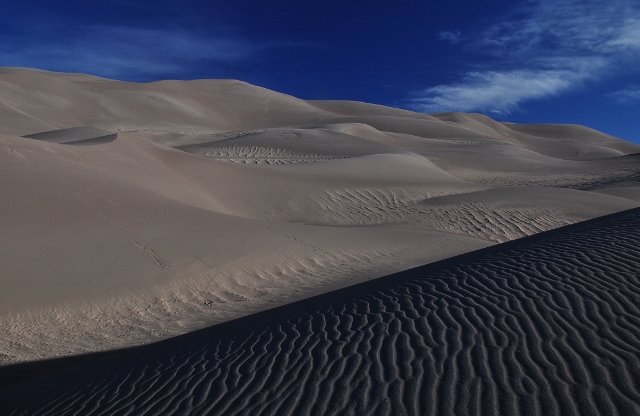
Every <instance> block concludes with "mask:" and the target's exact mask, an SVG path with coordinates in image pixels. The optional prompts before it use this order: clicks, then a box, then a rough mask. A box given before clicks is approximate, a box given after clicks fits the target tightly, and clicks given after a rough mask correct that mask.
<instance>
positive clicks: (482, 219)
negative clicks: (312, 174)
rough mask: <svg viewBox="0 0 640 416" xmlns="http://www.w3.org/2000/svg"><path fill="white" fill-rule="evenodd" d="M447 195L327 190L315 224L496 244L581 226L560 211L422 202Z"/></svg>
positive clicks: (393, 190) (320, 201)
mask: <svg viewBox="0 0 640 416" xmlns="http://www.w3.org/2000/svg"><path fill="white" fill-rule="evenodd" d="M446 194H447V193H445V192H441V193H438V192H420V191H413V192H410V191H406V190H402V189H377V188H357V189H344V190H336V191H329V192H326V193H325V194H324V195H321V196H320V197H319V198H317V200H316V203H317V204H318V206H319V207H320V209H321V211H320V213H319V214H318V215H317V221H318V222H319V223H320V224H323V225H341V226H345V225H370V224H383V223H388V222H407V223H410V224H417V225H420V226H425V227H427V228H433V229H435V230H438V231H444V232H447V233H452V234H461V235H466V236H470V237H475V238H480V239H483V240H487V241H493V242H496V243H504V242H506V241H509V240H513V239H516V238H521V237H525V236H529V235H533V234H536V233H539V232H542V231H549V230H551V229H554V228H557V227H561V226H564V225H569V224H572V223H574V222H577V220H576V219H575V218H572V215H571V214H570V213H568V212H563V211H562V210H559V209H544V208H539V207H530V208H525V207H519V208H507V207H498V206H495V204H491V203H487V202H483V201H475V202H466V203H455V204H447V205H436V206H430V205H427V204H425V203H423V202H424V201H426V200H427V199H429V198H434V197H438V196H442V195H446ZM584 219H586V218H584Z"/></svg>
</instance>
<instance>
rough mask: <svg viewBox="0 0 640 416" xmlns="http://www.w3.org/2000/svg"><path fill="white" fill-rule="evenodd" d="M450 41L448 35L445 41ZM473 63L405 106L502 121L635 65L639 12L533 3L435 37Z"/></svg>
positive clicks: (620, 4) (550, 0) (592, 4)
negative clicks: (471, 29)
mask: <svg viewBox="0 0 640 416" xmlns="http://www.w3.org/2000/svg"><path fill="white" fill-rule="evenodd" d="M453 34H455V35H456V36H453ZM439 37H440V39H441V40H443V41H448V42H450V43H452V44H453V45H457V44H460V45H461V48H462V50H463V51H466V52H467V53H468V54H469V56H470V57H472V58H473V59H474V62H475V63H476V64H479V65H481V66H482V67H484V68H487V69H485V70H482V71H478V70H475V71H469V72H467V73H464V74H462V75H461V76H460V77H459V79H458V81H455V82H453V83H451V84H443V85H437V86H434V87H430V88H427V89H425V90H423V91H419V92H417V93H416V94H415V98H414V99H411V100H409V101H408V107H410V108H412V109H414V110H418V111H425V112H441V111H483V112H493V113H504V114H508V113H510V112H512V111H514V110H517V109H518V108H519V107H520V106H521V104H523V103H525V102H527V101H529V100H539V99H544V98H548V97H553V96H557V95H559V94H562V93H566V92H569V91H572V90H575V89H578V88H581V87H582V86H583V85H584V84H585V81H597V80H599V79H602V78H605V77H607V76H608V74H609V73H612V72H617V71H620V70H622V71H625V70H628V71H634V70H635V67H636V64H637V62H638V61H640V5H637V3H634V2H631V1H628V0H609V1H604V0H536V1H530V2H528V3H526V4H525V5H524V6H521V7H520V8H519V9H515V10H513V11H512V12H511V13H510V17H509V18H507V19H505V20H504V21H502V22H499V23H497V24H494V25H492V26H489V27H486V28H484V29H483V30H480V31H478V32H476V33H471V34H459V32H455V31H454V32H443V33H441V34H439Z"/></svg>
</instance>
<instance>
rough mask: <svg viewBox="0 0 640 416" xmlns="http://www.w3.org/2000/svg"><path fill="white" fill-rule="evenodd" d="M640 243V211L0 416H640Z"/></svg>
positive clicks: (27, 400)
mask: <svg viewBox="0 0 640 416" xmlns="http://www.w3.org/2000/svg"><path fill="white" fill-rule="evenodd" d="M639 242H640V209H634V210H630V211H627V212H624V213H621V214H615V215H611V216H608V217H604V218H600V219H596V220H592V221H588V222H585V223H582V224H576V225H571V226H568V227H565V228H561V229H557V230H553V231H549V232H545V233H541V234H539V235H536V236H532V237H529V238H525V239H521V240H517V241H513V242H510V243H506V244H504V245H499V246H496V247H491V248H489V249H484V250H479V251H476V252H474V253H469V254H466V255H462V256H459V257H456V258H452V259H449V260H445V261H441V262H438V263H435V264H432V265H427V266H422V267H419V268H416V269H413V270H409V271H405V272H402V273H398V274H395V275H392V276H388V277H385V278H381V279H376V280H374V281H371V282H367V283H363V284H360V285H356V286H352V287H350V288H347V289H342V290H338V291H334V292H331V293H328V294H325V295H322V296H318V297H315V298H312V299H307V300H304V301H301V302H297V303H294V304H289V305H286V306H283V307H280V308H276V309H273V310H270V311H266V312H262V313H259V314H256V315H253V316H250V317H247V318H243V319H239V320H236V321H232V322H228V323H226V324H222V325H218V326H214V327H211V328H208V329H205V330H201V331H197V332H195V333H191V334H186V335H182V336H179V337H176V338H173V339H170V340H166V341H163V342H159V343H156V344H152V345H148V346H144V347H139V348H134V349H131V350H125V351H120V352H117V353H114V354H113V355H111V356H107V357H105V358H102V359H96V360H95V361H94V362H92V363H89V364H82V365H79V366H77V367H73V368H70V369H67V370H62V371H59V372H57V373H53V374H50V375H48V376H45V377H43V378H41V379H36V380H32V381H27V382H24V383H22V384H18V385H15V386H13V387H7V388H4V389H0V396H3V397H4V400H2V399H0V410H2V411H4V413H6V414H29V415H46V414H51V412H54V413H58V414H64V413H73V414H102V415H111V414H141V415H142V414H149V415H155V414H199V415H207V414H211V415H221V414H225V415H234V414H263V415H281V414H314V415H315V414H317V415H325V414H348V415H363V414H366V415H371V414H412V415H459V414H485V415H486V414H490V415H494V414H495V415H498V414H502V415H504V414H509V415H520V414H540V415H543V414H562V415H564V414H580V415H596V414H619V415H631V414H638V413H639V412H640V389H639V388H638V383H637V381H638V379H639V377H640V358H639V357H640V339H639V337H638V334H640V320H639V319H638V305H639V304H640V295H639V291H638V289H639V288H640V286H639V278H640V244H639ZM86 359H89V358H86ZM56 365H57V363H55V362H50V363H42V367H45V366H50V367H55V366H56ZM20 370H21V369H20V368H19V366H17V367H16V368H14V369H13V374H17V373H19V371H20ZM31 370H32V371H34V370H35V371H37V368H36V367H32V368H31ZM25 371H26V368H25ZM4 375H5V377H10V376H11V373H10V372H8V371H5V373H4Z"/></svg>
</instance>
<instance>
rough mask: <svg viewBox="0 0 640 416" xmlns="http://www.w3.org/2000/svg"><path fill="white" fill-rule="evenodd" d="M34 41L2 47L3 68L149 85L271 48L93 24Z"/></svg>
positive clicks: (0, 61) (18, 41) (165, 31)
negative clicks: (92, 76)
mask: <svg viewBox="0 0 640 416" xmlns="http://www.w3.org/2000/svg"><path fill="white" fill-rule="evenodd" d="M48 31H50V32H51V33H52V34H54V35H53V36H51V37H49V38H48V39H46V40H43V41H41V42H33V41H32V39H29V36H27V35H25V36H24V37H23V38H21V37H20V36H16V37H14V38H12V39H11V41H7V39H3V42H1V43H0V45H2V46H0V56H1V58H0V64H1V65H4V66H26V67H35V68H42V69H50V70H55V71H65V72H84V73H91V74H95V75H100V76H104V77H108V78H116V79H127V80H149V79H155V78H158V77H166V76H172V75H178V74H180V73H184V72H191V71H187V70H192V69H193V68H194V67H197V66H199V65H203V64H233V63H238V62H242V61H246V60H248V59H251V58H252V57H253V56H255V55H256V54H257V53H258V52H259V51H260V50H261V49H265V48H267V47H270V45H269V44H256V43H252V42H248V41H245V40H242V39H240V38H237V37H234V36H231V35H226V36H225V35H218V36H212V35H209V34H195V33H192V32H187V31H184V30H169V29H153V28H140V27H129V26H102V25H94V26H87V27H81V28H77V29H74V30H65V31H64V34H65V35H64V36H61V37H56V36H55V33H56V30H55V28H50V29H48Z"/></svg>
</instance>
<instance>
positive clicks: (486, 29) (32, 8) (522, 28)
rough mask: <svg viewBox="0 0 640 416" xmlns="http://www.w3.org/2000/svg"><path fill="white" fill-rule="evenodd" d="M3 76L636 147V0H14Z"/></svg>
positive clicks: (6, 14) (1, 38)
mask: <svg viewBox="0 0 640 416" xmlns="http://www.w3.org/2000/svg"><path fill="white" fill-rule="evenodd" d="M10 3H12V4H4V5H3V11H2V16H1V17H0V66H26V67H34V68H40V69H48V70H55V71H69V72H84V73H90V74H96V75H101V76H105V77H109V78H115V79H121V80H128V81H152V80H158V79H165V78H173V79H194V78H235V79H241V80H243V81H247V82H250V83H252V84H257V85H260V86H263V87H266V88H270V89H273V90H276V91H280V92H284V93H288V94H292V95H295V96H297V97H300V98H308V99H349V100H357V101H366V102H372V103H377V104H384V105H391V106H396V107H403V108H409V109H412V110H416V111H424V112H439V111H466V112H481V113H484V114H487V115H489V116H490V117H492V118H494V119H497V120H502V121H514V122H523V123H526V122H551V123H577V124H584V125H587V126H589V127H593V128H596V129H598V130H602V131H604V132H606V133H609V134H613V135H616V136H618V137H622V138H624V139H627V140H632V141H635V142H640V1H638V0H528V1H521V2H518V1H502V0H497V1H470V0H450V1H442V0H439V1H429V0H423V1H417V0H405V1H402V2H389V1H366V2H365V1H361V2H349V1H344V0H343V1H333V0H325V1H314V0H310V1H306V2H304V1H289V0H284V1H278V2H273V1H270V2H267V1H250V0H235V1H211V2H205V1H203V0H200V1H192V0H182V1H168V0H165V1H162V0H160V1H149V2H141V1H131V0H121V1H115V0H105V1H100V2H89V1H86V0H85V1H75V0H59V1H55V2H51V1H29V0H24V1H22V2H10Z"/></svg>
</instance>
